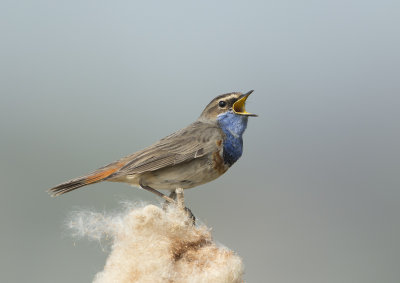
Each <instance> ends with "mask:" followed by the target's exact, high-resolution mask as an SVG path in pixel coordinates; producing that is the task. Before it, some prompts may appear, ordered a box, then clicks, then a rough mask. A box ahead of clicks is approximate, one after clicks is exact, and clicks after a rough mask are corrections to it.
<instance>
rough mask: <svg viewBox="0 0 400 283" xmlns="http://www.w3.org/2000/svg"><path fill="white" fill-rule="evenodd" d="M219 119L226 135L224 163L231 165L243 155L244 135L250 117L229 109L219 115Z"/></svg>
mask: <svg viewBox="0 0 400 283" xmlns="http://www.w3.org/2000/svg"><path fill="white" fill-rule="evenodd" d="M217 120H218V123H219V126H220V127H221V129H222V131H223V132H224V133H225V135H226V137H225V140H224V152H223V158H224V163H226V164H229V166H231V165H232V164H233V163H235V162H236V161H237V160H238V159H239V158H240V156H242V152H243V139H242V135H243V133H244V131H245V130H246V127H247V120H248V117H247V116H242V115H237V114H235V113H233V112H232V111H228V112H225V113H222V114H220V115H218V117H217Z"/></svg>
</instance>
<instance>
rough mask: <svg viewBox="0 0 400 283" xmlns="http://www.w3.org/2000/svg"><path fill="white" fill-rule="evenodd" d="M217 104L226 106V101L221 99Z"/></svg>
mask: <svg viewBox="0 0 400 283" xmlns="http://www.w3.org/2000/svg"><path fill="white" fill-rule="evenodd" d="M218 106H219V107H221V108H223V107H225V106H226V102H225V101H223V100H221V101H220V102H218Z"/></svg>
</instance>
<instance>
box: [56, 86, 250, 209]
mask: <svg viewBox="0 0 400 283" xmlns="http://www.w3.org/2000/svg"><path fill="white" fill-rule="evenodd" d="M252 92H253V90H250V91H248V92H246V93H241V92H230V93H226V94H222V95H219V96H217V97H216V98H214V99H213V100H212V101H211V102H210V103H209V104H208V105H207V106H206V107H205V109H204V110H203V112H202V113H201V115H200V116H199V118H198V119H197V120H196V121H195V122H193V123H192V124H190V125H189V126H187V127H186V128H183V129H181V130H179V131H177V132H175V133H173V134H171V135H169V136H167V137H165V138H163V139H161V140H159V141H158V142H156V143H154V144H153V145H151V146H149V147H147V148H145V149H143V150H140V151H137V152H135V153H133V154H131V155H128V156H126V157H123V158H121V159H119V160H117V161H115V162H112V163H110V164H108V165H106V166H103V167H101V168H99V169H97V170H95V171H93V172H91V173H89V174H87V175H84V176H81V177H78V178H75V179H72V180H70V181H67V182H64V183H61V184H59V185H57V186H55V187H53V188H51V189H49V190H48V192H49V193H50V195H51V196H59V195H62V194H65V193H68V192H70V191H73V190H76V189H78V188H81V187H84V186H87V185H92V184H95V183H99V182H103V181H108V182H122V183H128V184H130V185H133V186H136V187H141V188H143V189H145V190H148V191H150V192H152V193H155V194H157V195H158V196H160V197H162V198H164V199H165V200H166V201H169V202H172V201H173V198H174V197H176V194H175V190H176V189H178V188H179V189H189V188H193V187H196V186H199V185H202V184H204V183H207V182H210V181H213V180H214V179H216V178H218V177H220V176H221V175H223V174H224V173H225V172H226V171H227V170H228V169H229V168H230V167H231V166H232V165H233V164H234V163H235V162H236V161H237V160H238V159H239V158H240V157H241V155H242V152H243V133H244V131H245V130H246V128H247V122H248V118H249V117H251V116H254V117H255V116H257V115H255V114H251V113H249V112H247V111H246V109H245V103H246V100H247V98H248V97H249V95H250V94H251V93H252ZM159 190H168V191H170V195H169V196H166V195H165V194H163V193H161V192H160V191H159Z"/></svg>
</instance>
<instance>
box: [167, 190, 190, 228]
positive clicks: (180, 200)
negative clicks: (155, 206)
mask: <svg viewBox="0 0 400 283" xmlns="http://www.w3.org/2000/svg"><path fill="white" fill-rule="evenodd" d="M168 198H170V199H172V200H173V202H170V201H168V200H166V201H165V203H164V205H163V208H164V210H165V209H167V207H168V205H170V204H172V203H173V204H175V205H176V206H177V207H178V208H179V209H181V210H184V211H185V213H186V214H187V215H188V217H189V219H191V220H192V224H193V225H194V224H196V217H195V216H194V214H193V213H192V211H191V210H190V209H189V208H187V207H186V206H185V199H184V196H183V189H182V188H178V189H176V190H175V191H172V192H171V193H170V194H169V196H168Z"/></svg>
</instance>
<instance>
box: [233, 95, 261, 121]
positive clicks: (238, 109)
mask: <svg viewBox="0 0 400 283" xmlns="http://www.w3.org/2000/svg"><path fill="white" fill-rule="evenodd" d="M253 91H254V90H250V91H249V92H247V93H245V94H243V95H242V96H241V98H240V99H239V100H238V101H236V102H235V103H234V104H233V107H232V109H233V111H234V112H235V114H238V115H244V116H253V117H257V115H256V114H251V113H249V112H247V111H246V109H245V108H244V106H245V104H246V99H247V98H248V97H249V96H250V94H251V93H252V92H253Z"/></svg>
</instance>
